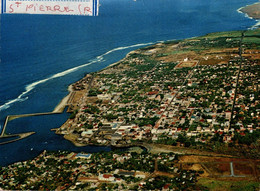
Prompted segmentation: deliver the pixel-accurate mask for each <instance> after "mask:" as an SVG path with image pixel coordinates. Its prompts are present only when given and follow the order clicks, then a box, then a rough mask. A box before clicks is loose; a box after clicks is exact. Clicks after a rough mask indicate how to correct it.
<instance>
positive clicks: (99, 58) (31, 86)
mask: <svg viewBox="0 0 260 191" xmlns="http://www.w3.org/2000/svg"><path fill="white" fill-rule="evenodd" d="M151 44H153V43H152V42H149V43H141V44H135V45H130V46H124V47H118V48H114V49H112V50H109V51H108V52H106V53H104V54H102V55H100V56H97V57H96V58H95V59H94V60H92V61H91V62H89V63H87V64H83V65H80V66H76V67H74V68H70V69H68V70H65V71H63V72H59V73H57V74H54V75H52V76H50V77H48V78H45V79H42V80H39V81H36V82H33V83H31V84H28V85H26V87H25V91H24V92H22V93H21V94H20V95H19V96H18V97H17V98H15V99H12V100H9V101H7V102H6V103H4V104H3V105H1V106H0V111H2V110H5V109H7V108H9V107H10V106H11V105H12V104H13V103H16V102H23V101H25V100H27V99H28V97H24V96H25V95H26V94H28V93H29V92H30V91H32V90H33V89H34V88H35V87H36V86H38V85H40V84H43V83H45V82H47V81H49V80H52V79H55V78H59V77H63V76H65V75H67V74H70V73H72V72H75V71H77V70H79V69H81V68H84V67H86V66H89V65H91V64H94V63H97V62H101V61H105V60H104V56H106V55H108V54H111V53H113V52H116V51H120V50H125V49H129V48H134V47H141V46H147V45H151Z"/></svg>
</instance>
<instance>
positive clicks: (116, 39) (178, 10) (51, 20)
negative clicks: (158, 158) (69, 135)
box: [0, 0, 257, 166]
mask: <svg viewBox="0 0 260 191" xmlns="http://www.w3.org/2000/svg"><path fill="white" fill-rule="evenodd" d="M255 2H257V1H256V0H229V1H224V0H223V1H217V0H208V1H205V0H196V1H194V0H136V1H133V0H100V4H101V6H100V10H99V16H97V17H89V16H58V15H55V16H54V15H22V14H16V15H15V14H4V15H1V18H0V21H1V28H0V30H1V44H0V46H1V49H0V51H1V52H0V55H1V62H0V87H1V88H0V125H1V127H0V128H2V127H3V124H4V121H5V118H6V116H7V115H13V114H25V113H35V112H37V113H38V112H49V111H52V110H53V109H54V108H55V106H56V105H57V104H58V103H59V102H60V101H61V99H62V98H63V97H64V96H66V95H67V93H68V91H67V87H68V85H70V84H71V83H73V82H75V81H77V80H79V79H81V78H82V77H83V76H84V75H85V74H87V73H90V72H95V71H98V70H100V69H103V68H105V67H107V66H109V65H110V64H112V63H114V62H117V61H119V60H120V59H122V58H123V57H125V55H126V54H127V53H128V52H130V51H131V50H134V49H137V48H140V47H143V46H147V45H149V44H153V43H157V42H160V41H166V40H172V39H184V38H190V37H194V36H200V35H205V34H207V33H211V32H220V31H231V30H245V29H248V28H250V27H252V26H254V25H255V24H256V23H257V21H255V20H253V19H250V18H248V17H246V16H245V14H242V13H239V12H238V11H237V9H239V8H240V7H243V6H246V5H248V4H253V3H255ZM67 118H68V114H67V113H63V114H60V115H52V116H38V117H27V118H20V119H16V120H13V121H11V122H10V123H8V126H7V130H6V132H7V133H20V132H29V131H35V132H36V134H34V135H32V136H30V137H28V138H26V139H23V140H20V141H17V142H14V143H10V144H6V145H0V166H6V165H8V164H11V163H13V162H16V161H21V160H27V159H32V158H33V157H36V156H37V155H38V154H39V153H41V152H42V151H43V150H71V151H75V152H80V151H85V152H98V151H101V150H104V151H109V150H110V148H109V147H93V146H87V147H80V148H77V147H75V146H73V144H71V143H70V142H69V141H66V140H64V139H63V138H62V137H61V136H59V135H55V134H54V132H52V131H50V129H52V128H57V127H59V126H60V125H62V124H63V123H64V122H65V121H66V119H67Z"/></svg>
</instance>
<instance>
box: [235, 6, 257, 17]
mask: <svg viewBox="0 0 260 191" xmlns="http://www.w3.org/2000/svg"><path fill="white" fill-rule="evenodd" d="M259 10H260V2H256V3H254V4H251V5H246V6H244V7H241V8H239V9H237V11H238V12H239V13H243V14H245V15H246V17H248V18H250V19H256V20H259V19H260V11H259Z"/></svg>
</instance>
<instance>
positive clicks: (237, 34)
mask: <svg viewBox="0 0 260 191" xmlns="http://www.w3.org/2000/svg"><path fill="white" fill-rule="evenodd" d="M204 37H206V38H217V37H241V31H228V32H216V33H210V34H207V35H205V36H202V37H200V38H204Z"/></svg>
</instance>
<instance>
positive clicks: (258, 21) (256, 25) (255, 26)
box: [248, 20, 260, 30]
mask: <svg viewBox="0 0 260 191" xmlns="http://www.w3.org/2000/svg"><path fill="white" fill-rule="evenodd" d="M259 27H260V20H257V23H256V24H255V25H253V26H252V27H250V28H248V29H249V30H253V29H257V28H259Z"/></svg>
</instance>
